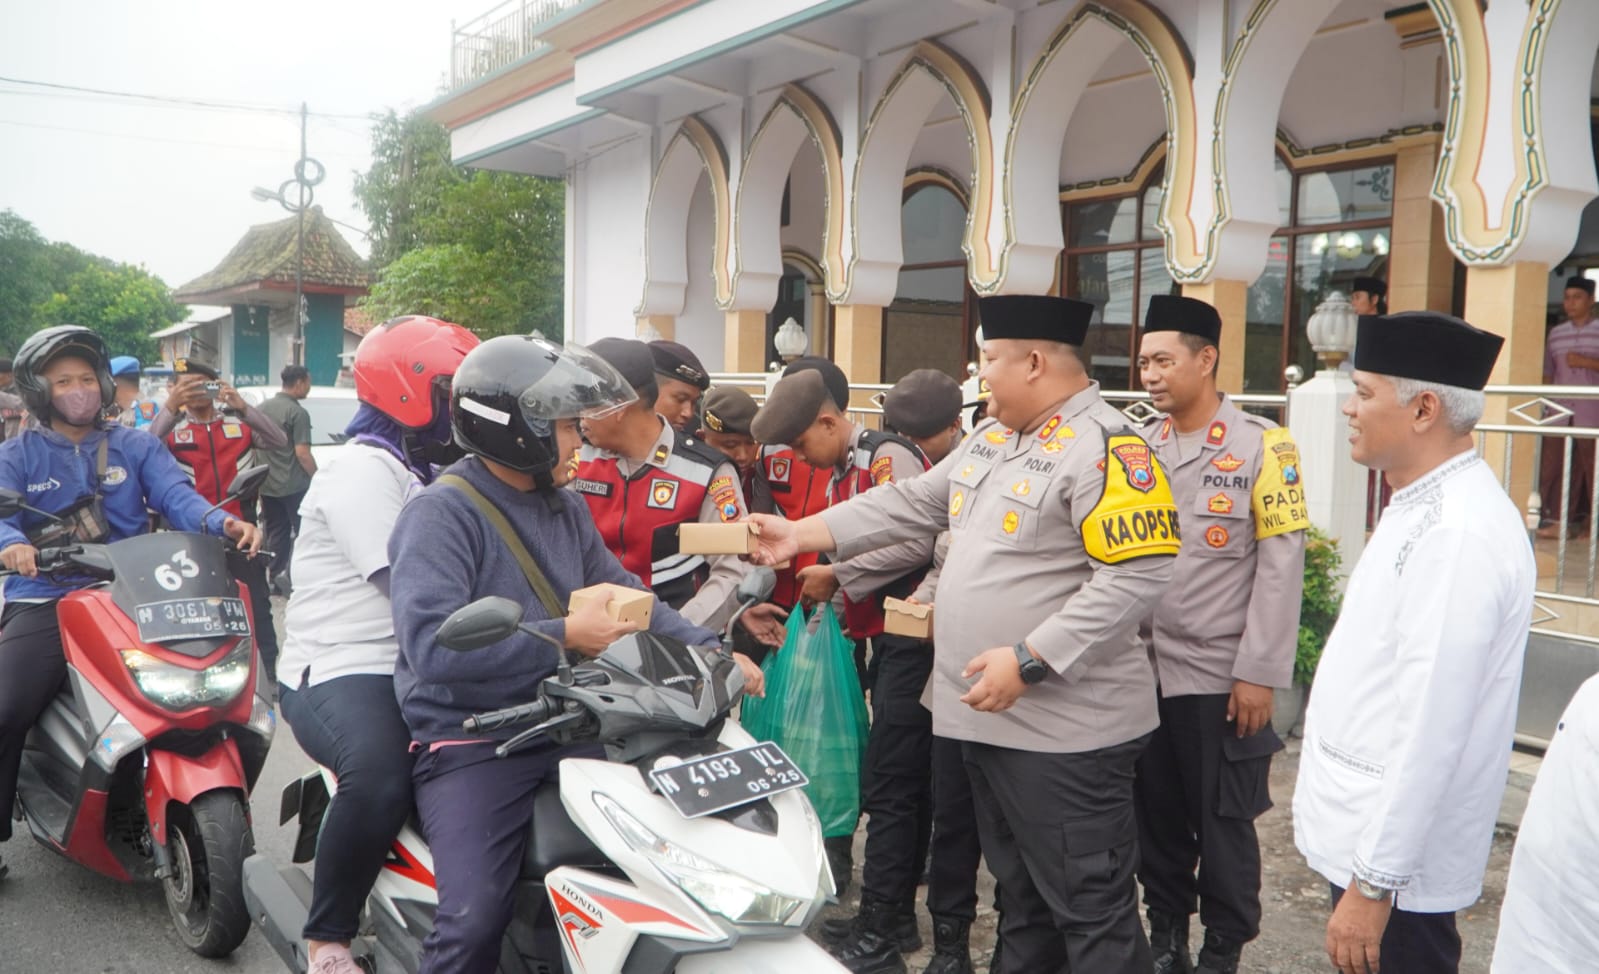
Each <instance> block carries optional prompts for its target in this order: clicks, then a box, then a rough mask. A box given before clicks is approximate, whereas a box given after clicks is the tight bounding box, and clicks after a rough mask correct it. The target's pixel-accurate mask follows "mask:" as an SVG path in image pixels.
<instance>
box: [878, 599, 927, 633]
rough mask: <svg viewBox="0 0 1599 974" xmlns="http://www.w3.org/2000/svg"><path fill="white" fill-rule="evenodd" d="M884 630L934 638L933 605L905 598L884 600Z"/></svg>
mask: <svg viewBox="0 0 1599 974" xmlns="http://www.w3.org/2000/svg"><path fill="white" fill-rule="evenodd" d="M883 631H884V632H887V633H892V634H893V635H896V636H909V637H911V638H912V639H932V638H933V607H932V606H930V605H912V604H911V603H909V602H906V601H904V600H903V599H884V600H883Z"/></svg>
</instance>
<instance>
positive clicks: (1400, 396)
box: [1294, 312, 1537, 974]
mask: <svg viewBox="0 0 1599 974" xmlns="http://www.w3.org/2000/svg"><path fill="white" fill-rule="evenodd" d="M1502 344H1503V339H1501V338H1500V337H1498V336H1496V335H1493V334H1490V333H1488V332H1484V331H1480V330H1478V329H1476V328H1473V327H1471V326H1470V325H1468V324H1466V323H1465V322H1463V321H1460V320H1459V319H1456V318H1450V317H1448V316H1445V315H1439V314H1434V313H1431V312H1407V313H1402V314H1395V315H1386V316H1375V315H1373V316H1367V317H1362V318H1361V319H1360V324H1359V330H1358V333H1357V338H1356V344H1355V356H1354V361H1355V373H1354V380H1355V390H1356V391H1355V394H1354V396H1352V397H1351V398H1350V400H1349V401H1348V402H1347V403H1346V404H1345V405H1344V410H1343V411H1344V415H1346V416H1348V417H1349V426H1350V432H1351V435H1350V437H1349V441H1350V445H1351V450H1352V455H1353V456H1354V459H1355V460H1357V461H1358V462H1360V463H1362V464H1365V465H1366V466H1368V467H1371V468H1373V469H1376V470H1381V471H1383V473H1384V474H1385V475H1386V477H1387V479H1388V482H1389V483H1391V484H1392V485H1393V487H1394V495H1393V500H1392V502H1391V504H1390V505H1389V507H1388V508H1387V509H1386V510H1385V511H1384V512H1383V515H1382V520H1381V522H1380V523H1379V524H1378V525H1377V530H1376V532H1375V533H1374V534H1373V535H1372V537H1371V540H1370V541H1368V542H1367V544H1366V549H1365V552H1364V553H1363V554H1362V555H1361V558H1360V563H1359V564H1358V565H1356V567H1355V570H1354V573H1353V575H1352V576H1351V577H1350V580H1349V587H1348V590H1347V593H1346V594H1345V597H1344V605H1343V611H1342V612H1341V614H1340V615H1339V619H1338V624H1337V626H1336V627H1335V628H1334V630H1333V633H1332V635H1331V637H1330V638H1329V639H1328V642H1327V647H1326V650H1325V652H1324V653H1323V656H1322V660H1321V666H1320V668H1319V670H1318V671H1317V673H1316V679H1315V683H1314V685H1313V686H1312V689H1311V694H1310V708H1309V711H1308V713H1307V715H1306V719H1305V743H1304V751H1303V753H1302V755H1301V758H1300V767H1299V782H1298V785H1297V786H1296V789H1295V795H1294V837H1295V841H1296V844H1297V845H1298V847H1299V850H1300V852H1301V853H1303V854H1304V856H1305V859H1306V861H1307V862H1308V863H1309V865H1310V867H1311V868H1312V869H1314V870H1316V871H1317V872H1319V873H1321V874H1322V875H1323V876H1325V877H1326V878H1327V880H1328V882H1329V883H1331V884H1332V887H1333V902H1334V907H1333V914H1332V918H1331V919H1330V920H1329V921H1328V924H1327V938H1326V949H1327V955H1328V957H1329V959H1330V960H1331V961H1332V962H1333V964H1334V965H1335V966H1336V967H1337V969H1338V970H1340V971H1343V972H1345V974H1366V972H1368V971H1376V970H1377V968H1378V964H1379V959H1380V963H1381V966H1382V969H1383V970H1384V971H1402V972H1404V974H1434V972H1441V974H1454V972H1456V971H1457V970H1458V968H1459V963H1460V935H1459V932H1458V931H1457V929H1456V926H1455V911H1457V910H1460V909H1463V908H1465V907H1468V906H1470V905H1471V904H1472V903H1474V902H1476V900H1477V898H1478V897H1479V896H1480V895H1481V892H1482V876H1483V872H1484V870H1485V868H1486V866H1487V862H1488V853H1489V848H1490V846H1491V844H1492V841H1493V829H1494V822H1495V819H1496V817H1497V813H1498V809H1499V802H1500V799H1501V798H1502V796H1503V793H1504V788H1505V779H1506V773H1507V770H1508V766H1509V760H1510V746H1511V740H1512V735H1513V732H1514V726H1515V718H1516V698H1517V692H1518V690H1519V687H1520V684H1521V664H1522V657H1523V654H1524V652H1525V649H1526V643H1527V627H1528V623H1529V621H1530V618H1531V613H1532V595H1533V587H1534V582H1535V579H1536V574H1537V573H1536V570H1535V566H1534V563H1533V556H1532V548H1531V545H1530V544H1529V543H1528V540H1527V532H1526V526H1525V524H1524V522H1523V521H1522V518H1521V515H1520V513H1519V512H1518V511H1517V510H1516V507H1515V505H1514V504H1513V503H1512V502H1511V501H1510V499H1509V498H1508V497H1507V496H1506V494H1505V492H1504V490H1503V489H1502V488H1501V487H1500V486H1499V483H1498V480H1497V479H1496V478H1495V476H1494V474H1493V471H1492V470H1491V469H1490V468H1489V466H1488V465H1487V464H1486V463H1484V462H1483V461H1482V460H1481V459H1480V458H1478V457H1477V455H1476V451H1475V441H1474V439H1473V436H1472V428H1473V427H1474V426H1475V424H1476V422H1477V420H1478V419H1479V418H1480V416H1481V414H1482V407H1483V395H1482V392H1481V390H1482V388H1483V386H1484V385H1485V384H1486V383H1487V381H1488V377H1489V375H1490V373H1491V372H1492V371H1493V365H1494V361H1495V359H1496V358H1497V357H1498V354H1499V349H1500V346H1501V345H1502ZM1346 891H1347V895H1346Z"/></svg>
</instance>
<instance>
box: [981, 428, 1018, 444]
mask: <svg viewBox="0 0 1599 974" xmlns="http://www.w3.org/2000/svg"><path fill="white" fill-rule="evenodd" d="M1015 433H1016V431H1015V430H1005V429H1000V428H999V427H997V426H996V427H994V428H993V429H991V430H989V431H988V432H987V433H985V434H983V437H984V438H985V439H987V440H988V442H990V443H1004V442H1005V441H1006V440H1008V439H1010V438H1011V437H1012V436H1014V435H1015Z"/></svg>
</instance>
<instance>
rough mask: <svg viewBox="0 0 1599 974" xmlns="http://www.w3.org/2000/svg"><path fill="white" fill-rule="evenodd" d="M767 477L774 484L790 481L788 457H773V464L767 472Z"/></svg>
mask: <svg viewBox="0 0 1599 974" xmlns="http://www.w3.org/2000/svg"><path fill="white" fill-rule="evenodd" d="M767 479H769V480H770V481H771V482H772V483H774V484H786V483H788V457H773V458H772V466H771V469H770V471H769V472H768V474H767Z"/></svg>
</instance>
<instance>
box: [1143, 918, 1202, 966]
mask: <svg viewBox="0 0 1599 974" xmlns="http://www.w3.org/2000/svg"><path fill="white" fill-rule="evenodd" d="M1149 949H1150V950H1151V952H1153V953H1154V955H1155V974H1194V965H1193V962H1192V960H1191V959H1190V958H1189V956H1188V917H1187V916H1184V917H1182V918H1180V919H1179V918H1178V917H1174V916H1172V915H1171V914H1170V913H1163V912H1161V911H1160V910H1150V911H1149Z"/></svg>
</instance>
